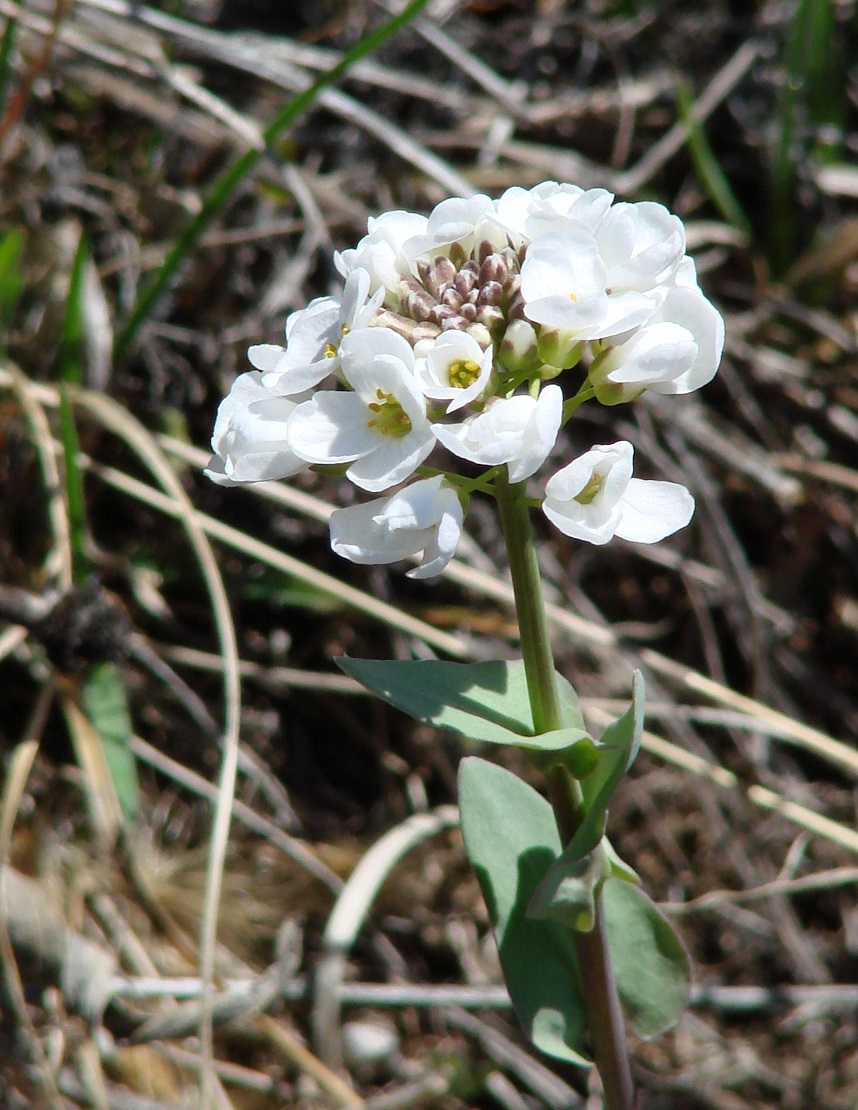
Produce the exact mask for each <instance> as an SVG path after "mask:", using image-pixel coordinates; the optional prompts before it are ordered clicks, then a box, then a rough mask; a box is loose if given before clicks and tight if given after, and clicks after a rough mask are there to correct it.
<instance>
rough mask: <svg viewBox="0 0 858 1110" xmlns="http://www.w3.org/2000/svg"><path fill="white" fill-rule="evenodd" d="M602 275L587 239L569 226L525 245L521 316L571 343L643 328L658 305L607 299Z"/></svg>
mask: <svg viewBox="0 0 858 1110" xmlns="http://www.w3.org/2000/svg"><path fill="white" fill-rule="evenodd" d="M607 280H608V270H607V267H606V266H605V263H604V262H603V261H602V258H601V257H600V255H599V248H598V244H597V243H596V240H595V239H594V237H593V235H592V234H591V233H590V232H588V231H586V230H585V229H584V228H578V229H575V228H574V227H573V226H572V225H571V224H570V226H569V227H568V228H567V229H566V230H565V231H563V232H562V233H558V234H557V235H551V236H544V237H542V238H540V239H537V240H535V241H534V242H533V243H531V244H530V246H529V247H528V251H527V256H526V257H525V260H524V264H523V265H522V268H521V293H522V296H523V297H524V302H525V308H524V312H525V315H526V316H527V318H528V319H529V320H532V321H533V322H534V323H535V324H544V325H546V326H547V327H550V328H555V329H557V330H558V331H561V332H564V333H566V334H568V336H569V337H570V339H573V340H575V341H580V340H588V339H605V338H607V337H608V336H612V335H619V334H621V333H623V332H626V331H629V330H631V329H632V328H636V327H639V326H640V325H641V324H643V323H645V322H646V321H647V320H648V319H649V317H650V316H652V314H653V312H654V311H655V310H656V309H657V308H658V303H659V302H658V299H657V298H654V297H653V296H646V295H645V294H642V293H637V292H619V293H615V294H612V295H610V296H609V295H608V292H607Z"/></svg>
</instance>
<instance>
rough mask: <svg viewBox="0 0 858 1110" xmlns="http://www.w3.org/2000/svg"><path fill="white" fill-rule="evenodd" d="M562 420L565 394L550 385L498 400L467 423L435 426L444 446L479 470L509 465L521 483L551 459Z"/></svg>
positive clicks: (515, 477) (514, 478) (512, 477)
mask: <svg viewBox="0 0 858 1110" xmlns="http://www.w3.org/2000/svg"><path fill="white" fill-rule="evenodd" d="M562 421H563V393H562V391H561V389H560V387H559V386H557V385H547V386H545V387H544V389H542V390H541V391H540V394H539V397H538V398H537V399H534V398H533V397H531V396H529V395H528V394H521V395H519V396H517V397H508V398H505V399H504V400H498V401H494V402H493V403H491V404H490V405H488V407H487V408H486V410H485V412H482V413H480V415H479V416H474V417H471V418H470V419H469V420H466V421H465V422H464V423H463V424H433V425H432V431H433V432H434V433H435V436H436V438H437V440H438V442H439V443H440V444H442V445H443V446H444V447H446V448H447V450H448V451H451V452H452V453H453V454H454V455H458V456H459V458H461V459H467V460H468V461H469V462H474V463H479V464H480V465H481V466H499V465H501V464H502V463H506V464H507V466H508V468H509V480H510V481H511V482H523V481H524V479H525V478H529V477H530V475H531V474H534V473H535V472H536V471H537V470H538V469H539V468H540V466H542V464H543V463H544V462H545V460H546V459H547V458H548V455H549V453H550V451H551V449H552V447H553V446H554V444H555V442H556V440H557V433H558V432H559V431H560V425H561V423H562Z"/></svg>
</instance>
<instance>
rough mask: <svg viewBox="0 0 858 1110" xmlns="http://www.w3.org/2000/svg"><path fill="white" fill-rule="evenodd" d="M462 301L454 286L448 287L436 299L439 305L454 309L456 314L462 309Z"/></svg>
mask: <svg viewBox="0 0 858 1110" xmlns="http://www.w3.org/2000/svg"><path fill="white" fill-rule="evenodd" d="M462 300H463V297H462V294H461V293H460V292H459V291H458V289H457V288H456V287H455V285H450V286H448V287H447V288H446V289H445V290H444V292H443V293H442V294H441V296H440V297H439V298H438V301H439V302H440V304H445V305H448V306H449V307H450V308H455V309H456V311H457V312H458V311H459V309H460V308H461V307H462Z"/></svg>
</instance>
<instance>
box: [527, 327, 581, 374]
mask: <svg viewBox="0 0 858 1110" xmlns="http://www.w3.org/2000/svg"><path fill="white" fill-rule="evenodd" d="M537 350H538V353H539V357H540V358H541V359H542V361H543V362H547V363H548V364H549V366H559V367H560V369H561V370H568V369H570V367H572V366H574V365H575V364H576V362H577V361H578V360H579V359H580V357H581V355H582V354H583V352H584V344H583V343H582V342H580V341H579V340H576V339H575V336H574V335H573V334H572V333H570V332H568V331H558V330H557V329H556V328H540V329H539V342H538V345H537Z"/></svg>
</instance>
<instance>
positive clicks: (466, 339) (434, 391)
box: [414, 330, 493, 412]
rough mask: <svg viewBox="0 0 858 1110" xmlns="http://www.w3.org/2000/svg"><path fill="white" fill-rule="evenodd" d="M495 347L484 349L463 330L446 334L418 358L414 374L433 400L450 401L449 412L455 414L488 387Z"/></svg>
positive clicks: (426, 393)
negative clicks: (424, 354) (422, 356)
mask: <svg viewBox="0 0 858 1110" xmlns="http://www.w3.org/2000/svg"><path fill="white" fill-rule="evenodd" d="M492 356H493V352H492V348H491V347H489V348H488V349H487V350H485V351H484V350H483V349H482V347H480V345H479V343H477V341H476V339H473V338H472V337H471V336H470V335H468V334H467V333H466V332H463V331H455V330H451V331H446V332H443V333H442V334H441V335H439V336H438V338H437V339H435V340H434V341H433V343H432V345H431V347H429V348H428V350H427V353H426V357H425V358H418V359H417V361H416V363H415V364H414V373H415V377H416V378H417V381H418V383H419V385H420V388H421V389H422V390H423V392H424V393H425V395H426V396H427V397H429V398H431V399H432V400H433V401H449V402H450V403H449V404H448V405H447V412H455V411H456V410H457V409H460V408H463V407H464V406H465V405H468V404H470V403H471V401H475V400H476V399H477V398H478V397H479V396H480V395H481V394H482V393H483V391H484V390H485V388H486V386H487V385H488V384H489V381H490V379H491V373H492Z"/></svg>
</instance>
